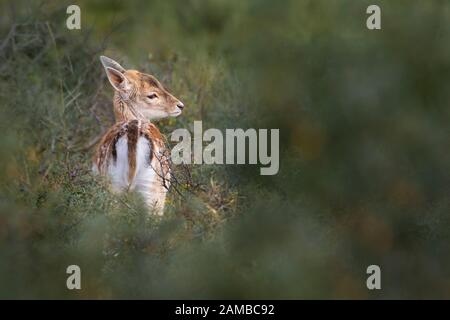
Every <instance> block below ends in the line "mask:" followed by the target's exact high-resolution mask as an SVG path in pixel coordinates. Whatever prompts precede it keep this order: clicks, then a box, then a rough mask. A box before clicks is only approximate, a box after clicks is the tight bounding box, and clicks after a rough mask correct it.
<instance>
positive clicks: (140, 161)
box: [108, 136, 166, 215]
mask: <svg viewBox="0 0 450 320" xmlns="http://www.w3.org/2000/svg"><path fill="white" fill-rule="evenodd" d="M150 151H151V150H150V142H149V141H148V140H147V139H146V138H144V137H139V138H138V141H137V146H136V173H135V176H134V178H133V180H132V181H131V184H129V183H128V170H129V165H128V141H127V137H126V136H124V137H122V138H120V139H119V140H118V141H117V143H116V154H117V158H116V161H115V162H114V160H113V159H110V160H109V166H108V175H109V177H110V179H111V184H112V189H113V191H114V192H121V191H124V190H136V191H138V192H139V193H140V194H141V195H142V196H143V198H144V201H145V203H146V204H147V205H148V206H149V207H150V208H152V209H154V210H155V213H156V214H158V215H162V214H163V210H164V202H165V198H166V189H165V188H164V187H163V186H162V185H161V181H160V180H158V175H157V173H156V172H155V170H154V169H153V167H152V166H151V165H150V163H149V162H150ZM156 190H158V191H157V192H155V191H156Z"/></svg>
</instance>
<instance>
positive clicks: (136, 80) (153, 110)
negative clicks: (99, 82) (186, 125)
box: [100, 56, 184, 121]
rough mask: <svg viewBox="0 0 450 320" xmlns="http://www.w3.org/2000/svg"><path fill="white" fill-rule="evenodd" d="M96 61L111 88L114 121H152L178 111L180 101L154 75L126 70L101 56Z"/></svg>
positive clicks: (180, 107)
mask: <svg viewBox="0 0 450 320" xmlns="http://www.w3.org/2000/svg"><path fill="white" fill-rule="evenodd" d="M100 61H101V62H102V64H103V67H104V68H105V72H106V75H107V77H108V80H109V82H110V83H111V85H112V86H113V88H114V90H115V94H114V114H115V116H116V121H126V120H131V119H148V120H155V119H162V118H167V117H176V116H179V115H180V114H181V111H182V110H183V108H184V104H183V103H182V102H181V101H180V100H178V99H177V98H175V97H174V96H173V95H172V94H171V93H169V92H168V91H167V90H166V89H165V88H164V87H163V86H162V84H161V83H160V82H159V81H158V80H157V79H156V78H155V77H153V76H151V75H149V74H146V73H142V72H139V71H137V70H126V69H124V68H123V67H122V66H121V65H120V64H119V63H117V62H116V61H114V60H112V59H110V58H108V57H105V56H101V57H100Z"/></svg>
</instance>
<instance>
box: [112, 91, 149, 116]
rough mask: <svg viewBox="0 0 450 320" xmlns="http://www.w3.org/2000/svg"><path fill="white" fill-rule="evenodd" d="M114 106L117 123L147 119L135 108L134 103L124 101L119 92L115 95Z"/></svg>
mask: <svg viewBox="0 0 450 320" xmlns="http://www.w3.org/2000/svg"><path fill="white" fill-rule="evenodd" d="M113 105H114V116H115V118H116V122H122V121H130V120H135V119H138V120H146V118H145V117H144V116H143V115H142V114H141V113H140V112H139V111H138V110H137V109H136V108H135V107H134V106H133V103H132V102H131V101H129V100H126V99H123V98H122V97H121V95H120V94H119V93H118V92H117V91H116V92H115V93H114V100H113Z"/></svg>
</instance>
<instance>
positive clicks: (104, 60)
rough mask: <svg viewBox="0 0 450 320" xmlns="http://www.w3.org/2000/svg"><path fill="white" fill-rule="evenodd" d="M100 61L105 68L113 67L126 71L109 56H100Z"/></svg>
mask: <svg viewBox="0 0 450 320" xmlns="http://www.w3.org/2000/svg"><path fill="white" fill-rule="evenodd" d="M100 61H101V62H102V65H103V67H105V68H113V69H116V70H117V71H120V72H122V73H124V72H125V71H126V70H125V69H124V68H123V67H122V66H121V65H120V64H119V63H118V62H117V61H114V60H113V59H111V58H108V57H105V56H100Z"/></svg>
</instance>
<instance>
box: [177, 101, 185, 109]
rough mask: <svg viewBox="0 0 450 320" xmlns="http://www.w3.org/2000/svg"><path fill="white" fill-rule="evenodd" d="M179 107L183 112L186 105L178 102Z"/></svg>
mask: <svg viewBox="0 0 450 320" xmlns="http://www.w3.org/2000/svg"><path fill="white" fill-rule="evenodd" d="M177 107H178V109H180V110H183V108H184V104H183V102H181V101H180V102H178V103H177Z"/></svg>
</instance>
